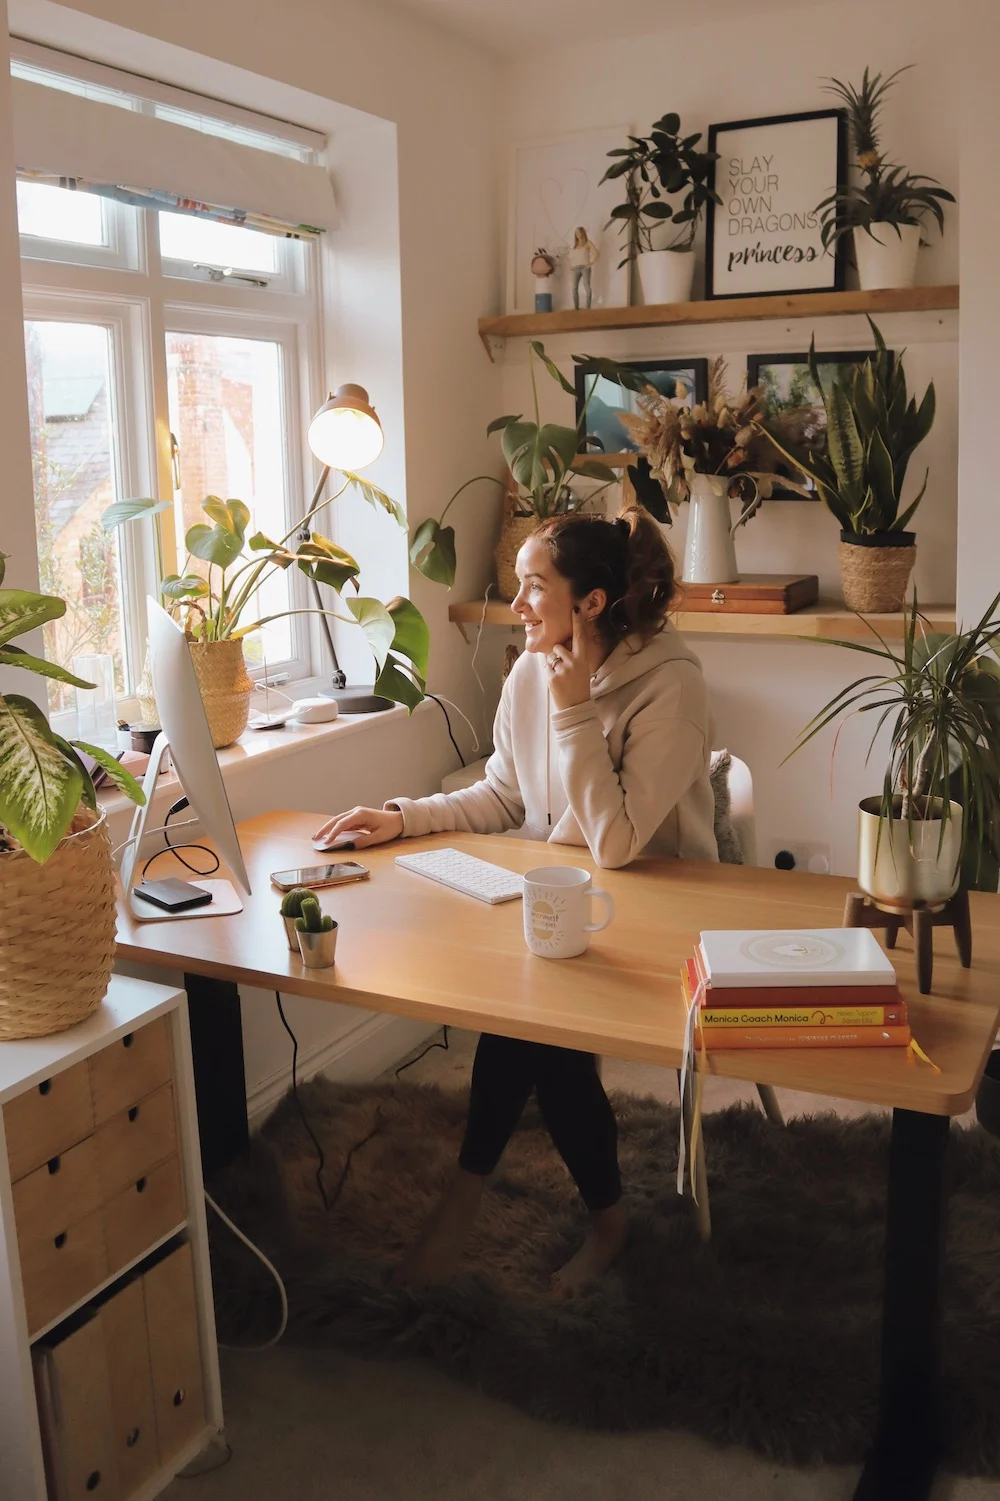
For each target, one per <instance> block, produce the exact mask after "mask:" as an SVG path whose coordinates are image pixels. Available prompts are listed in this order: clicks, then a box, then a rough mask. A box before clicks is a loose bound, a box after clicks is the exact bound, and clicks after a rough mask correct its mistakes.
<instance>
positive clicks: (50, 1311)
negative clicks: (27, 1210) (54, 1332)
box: [19, 1209, 109, 1334]
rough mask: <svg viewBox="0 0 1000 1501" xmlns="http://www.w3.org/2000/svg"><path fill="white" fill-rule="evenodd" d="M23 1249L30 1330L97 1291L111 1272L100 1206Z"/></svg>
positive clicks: (37, 1328) (24, 1279) (21, 1247)
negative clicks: (73, 1223) (71, 1223)
mask: <svg viewBox="0 0 1000 1501" xmlns="http://www.w3.org/2000/svg"><path fill="white" fill-rule="evenodd" d="M19 1250H20V1255H21V1280H22V1283H23V1286H24V1303H25V1308H26V1310H27V1315H28V1332H29V1333H30V1334H34V1333H36V1331H37V1330H39V1329H42V1328H44V1327H45V1325H46V1324H49V1323H51V1322H52V1320H53V1319H56V1318H58V1317H59V1315H60V1314H61V1313H65V1311H66V1309H68V1308H71V1307H72V1306H73V1304H74V1303H78V1302H79V1301H80V1299H81V1298H85V1297H86V1296H87V1294H88V1293H90V1292H93V1290H94V1288H96V1287H97V1286H98V1285H99V1284H100V1283H101V1282H103V1281H104V1279H105V1277H106V1276H107V1275H108V1270H109V1268H108V1253H107V1250H106V1249H105V1243H104V1215H103V1213H102V1212H101V1210H99V1209H95V1210H94V1212H93V1214H88V1215H85V1217H84V1218H83V1219H82V1220H77V1222H76V1224H75V1225H70V1226H69V1227H68V1228H67V1229H65V1230H60V1231H58V1232H57V1233H56V1234H55V1235H51V1236H47V1237H46V1238H45V1239H44V1240H37V1241H34V1242H33V1243H32V1244H31V1245H30V1246H20V1245H19Z"/></svg>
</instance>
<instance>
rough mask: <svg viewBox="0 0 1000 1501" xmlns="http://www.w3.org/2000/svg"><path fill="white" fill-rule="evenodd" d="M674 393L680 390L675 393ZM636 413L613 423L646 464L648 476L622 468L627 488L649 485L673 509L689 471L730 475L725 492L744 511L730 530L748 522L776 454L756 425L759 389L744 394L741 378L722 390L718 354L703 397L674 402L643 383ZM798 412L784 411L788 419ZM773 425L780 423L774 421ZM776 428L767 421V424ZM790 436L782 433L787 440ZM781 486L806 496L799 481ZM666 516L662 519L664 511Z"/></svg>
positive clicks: (685, 492)
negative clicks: (735, 388) (737, 385)
mask: <svg viewBox="0 0 1000 1501" xmlns="http://www.w3.org/2000/svg"><path fill="white" fill-rule="evenodd" d="M679 394H680V393H679ZM638 405H639V411H638V412H619V413H618V414H617V415H618V420H619V421H620V422H621V423H622V424H623V425H624V426H625V427H626V428H627V429H628V431H629V433H630V434H631V435H632V438H633V439H634V441H635V442H636V443H637V444H638V445H639V451H640V454H641V455H642V457H643V458H644V459H645V460H646V462H647V464H648V466H649V475H648V476H647V475H646V474H645V470H644V469H642V468H639V470H638V472H637V471H636V469H635V468H630V469H629V475H630V477H631V479H632V481H633V484H635V485H636V486H637V489H640V488H641V487H642V486H643V483H644V482H645V483H646V484H648V483H649V482H650V480H652V481H654V482H656V483H657V484H658V485H659V486H660V488H661V489H662V491H663V494H664V496H665V497H666V499H667V501H668V502H670V503H672V504H674V505H677V504H679V503H680V502H682V501H685V500H689V499H690V498H691V484H690V479H689V476H690V475H691V474H714V475H720V476H723V477H729V478H730V481H731V483H730V486H729V494H730V496H732V497H735V498H738V499H739V500H741V501H742V502H743V504H744V506H745V510H744V512H743V514H742V516H741V517H740V519H739V521H738V522H737V525H738V526H739V525H743V524H744V523H745V522H747V521H749V520H750V517H751V516H753V515H754V514H755V513H756V512H757V511H758V510H759V509H760V504H761V502H762V501H764V500H766V499H767V498H768V497H769V496H770V494H771V491H772V489H773V486H774V484H775V482H776V478H777V475H778V470H779V468H780V467H781V462H782V461H781V456H780V454H779V453H778V452H777V451H776V449H775V446H774V444H773V443H771V442H770V440H769V439H768V437H767V435H766V433H765V432H764V431H763V429H762V427H761V425H760V424H761V422H762V419H763V414H764V390H763V387H762V386H754V387H752V388H751V389H750V390H748V389H747V387H746V382H745V381H744V384H743V388H742V390H741V391H740V392H739V393H738V394H735V395H734V394H733V393H731V392H730V391H729V389H728V369H727V366H726V362H725V360H724V359H723V358H722V357H721V356H720V357H719V358H717V359H714V360H712V362H711V364H710V365H709V371H708V395H707V398H706V400H705V401H704V402H699V403H697V404H696V405H694V406H684V405H677V397H676V396H674V397H672V398H671V397H667V396H663V395H661V393H660V392H659V391H657V390H655V389H654V388H653V387H652V386H647V387H646V389H645V390H644V391H642V392H641V393H640V394H639V397H638ZM801 415H802V414H800V413H789V414H788V419H789V420H790V421H792V422H795V421H797V420H800V419H801ZM778 420H779V421H780V419H778ZM770 425H771V426H772V427H774V426H775V425H776V423H775V422H774V421H772V422H771V424H770ZM788 436H790V434H789V435H788ZM780 484H781V486H782V488H784V489H790V490H794V491H796V493H798V494H801V495H803V496H807V497H808V496H810V494H811V492H810V490H809V489H808V487H807V485H806V482H805V477H804V476H800V479H799V480H796V479H795V478H794V477H792V478H791V479H789V478H788V476H787V474H782V475H781V476H780ZM667 514H668V519H669V512H668V513H667Z"/></svg>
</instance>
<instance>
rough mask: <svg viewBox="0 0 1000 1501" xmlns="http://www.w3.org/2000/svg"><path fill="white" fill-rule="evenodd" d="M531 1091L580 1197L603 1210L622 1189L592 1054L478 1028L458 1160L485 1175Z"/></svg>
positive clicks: (610, 1120) (610, 1119) (614, 1132)
mask: <svg viewBox="0 0 1000 1501" xmlns="http://www.w3.org/2000/svg"><path fill="white" fill-rule="evenodd" d="M532 1090H534V1091H535V1095H536V1097H537V1099H538V1108H539V1110H540V1111H541V1113H542V1119H543V1120H544V1122H545V1124H546V1126H547V1128H548V1131H549V1135H550V1136H551V1137H552V1140H553V1141H554V1143H555V1145H556V1149H557V1151H558V1152H559V1155H560V1156H561V1157H562V1160H563V1161H564V1162H565V1164H566V1166H567V1167H568V1168H569V1170H570V1173H571V1174H572V1176H573V1180H574V1182H575V1183H576V1186H577V1188H578V1189H579V1190H580V1195H581V1197H582V1199H583V1202H584V1203H585V1204H586V1206H587V1208H588V1209H590V1210H592V1211H596V1210H600V1209H610V1208H611V1206H612V1204H617V1202H618V1200H619V1199H620V1198H621V1192H622V1184H621V1177H620V1176H619V1172H618V1128H617V1126H616V1125H615V1117H614V1111H613V1110H612V1109H611V1105H610V1103H609V1101H608V1097H607V1095H606V1094H605V1093H604V1085H603V1084H602V1083H601V1079H600V1075H599V1074H598V1072H597V1059H596V1057H595V1056H594V1054H593V1053H578V1052H576V1051H574V1050H573V1049H572V1048H554V1047H549V1046H547V1045H546V1044H545V1043H541V1042H521V1041H519V1040H518V1039H517V1038H514V1037H494V1036H493V1035H492V1034H490V1033H488V1032H484V1033H483V1035H482V1037H480V1039H479V1046H478V1048H477V1049H476V1061H475V1064H474V1065H473V1069H472V1090H471V1093H470V1096H469V1120H468V1124H467V1126H466V1128H465V1140H464V1141H463V1143H462V1150H461V1152H460V1154H459V1158H458V1164H459V1167H461V1168H463V1169H464V1170H465V1171H466V1172H467V1173H475V1174H476V1175H477V1176H478V1177H483V1178H486V1177H489V1175H490V1173H492V1172H493V1170H494V1169H495V1168H496V1166H497V1164H498V1163H499V1161H500V1158H501V1157H502V1156H503V1152H504V1148H505V1147H506V1145H507V1143H508V1142H509V1141H510V1138H511V1136H512V1135H513V1133H514V1129H515V1127H516V1126H517V1123H518V1121H519V1120H520V1119H521V1114H522V1112H523V1110H524V1107H525V1105H526V1104H527V1103H528V1099H529V1096H530V1095H531V1091H532Z"/></svg>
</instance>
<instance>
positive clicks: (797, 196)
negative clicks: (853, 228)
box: [705, 109, 847, 297]
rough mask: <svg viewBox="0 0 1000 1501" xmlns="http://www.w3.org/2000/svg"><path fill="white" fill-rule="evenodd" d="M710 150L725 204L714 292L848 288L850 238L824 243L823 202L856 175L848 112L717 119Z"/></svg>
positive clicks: (712, 217) (714, 226)
mask: <svg viewBox="0 0 1000 1501" xmlns="http://www.w3.org/2000/svg"><path fill="white" fill-rule="evenodd" d="M708 149H709V151H717V152H718V153H719V160H718V161H717V162H716V163H715V166H714V174H713V186H714V188H715V191H716V192H717V193H718V195H719V197H720V198H721V199H722V202H721V203H710V204H709V205H708V217H707V223H706V243H705V295H706V297H777V296H779V295H780V294H781V293H783V292H784V293H789V292H839V291H842V290H843V287H844V276H845V271H846V256H847V242H846V239H841V240H840V241H839V242H838V245H837V249H836V251H835V252H827V251H825V250H824V249H823V242H822V240H821V238H820V220H819V214H818V213H817V212H816V205H817V204H818V203H821V202H822V200H823V199H824V198H826V197H828V195H829V194H830V193H833V192H834V191H836V190H837V189H838V188H841V187H843V186H844V185H845V183H846V180H847V118H846V115H845V112H844V111H843V110H841V109H819V110H811V111H808V112H807V113H805V114H798V115H771V116H768V117H767V118H766V119H761V120H733V121H731V122H730V123H729V124H727V125H710V126H709V128H708Z"/></svg>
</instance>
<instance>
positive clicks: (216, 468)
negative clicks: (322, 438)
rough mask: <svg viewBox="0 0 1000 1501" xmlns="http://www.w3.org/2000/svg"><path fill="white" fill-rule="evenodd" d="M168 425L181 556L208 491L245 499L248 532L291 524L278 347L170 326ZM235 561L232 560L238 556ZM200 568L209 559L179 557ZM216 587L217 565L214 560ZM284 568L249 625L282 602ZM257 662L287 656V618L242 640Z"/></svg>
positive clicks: (273, 533)
mask: <svg viewBox="0 0 1000 1501" xmlns="http://www.w3.org/2000/svg"><path fill="white" fill-rule="evenodd" d="M167 370H168V375H169V388H168V389H169V401H170V429H171V431H172V432H173V433H174V435H175V437H176V438H177V441H178V444H179V446H180V480H181V488H180V490H179V491H178V492H177V493H176V495H175V500H176V520H177V535H178V554H179V556H180V557H182V558H183V557H184V556H185V549H184V535H185V533H186V532H187V530H188V528H189V527H191V526H194V525H196V524H197V523H201V522H204V521H205V515H204V512H203V511H202V509H201V505H202V501H203V500H204V499H205V497H206V496H208V495H218V496H221V497H222V498H223V499H237V500H242V501H243V503H244V504H245V505H247V506H249V508H250V515H251V521H250V526H249V529H248V532H247V535H248V536H252V535H253V533H254V532H255V531H258V530H259V531H263V532H265V533H266V534H267V535H268V536H269V537H274V538H279V537H283V536H284V535H285V533H286V531H287V530H288V523H287V521H286V519H285V517H286V514H287V504H286V494H285V467H284V449H285V433H284V415H283V413H284V402H283V397H282V371H281V346H280V345H279V344H276V343H274V342H272V341H271V340H268V339H231V338H225V337H222V336H221V335H218V334H179V333H168V334H167ZM237 566H238V565H237ZM185 567H186V568H187V569H191V570H193V571H194V572H196V573H201V574H202V575H203V576H207V574H208V565H207V564H206V563H203V562H201V561H200V560H199V559H197V558H189V559H188V560H187V562H186V564H185ZM212 575H213V577H212V584H213V589H217V588H218V584H219V570H218V569H217V568H214V569H212ZM289 598H290V595H289V583H288V577H287V575H286V574H284V573H281V572H279V571H277V570H275V571H273V574H272V576H271V577H270V578H268V579H267V580H266V582H265V583H264V585H263V587H262V588H261V589H260V590H259V592H258V594H257V596H256V598H255V600H254V601H253V603H252V604H251V605H250V606H249V608H248V610H247V611H246V612H245V613H244V615H243V623H244V624H245V625H249V624H251V623H252V622H253V621H254V620H257V619H259V618H260V617H261V616H263V615H271V614H274V613H275V612H276V611H278V610H282V609H287V608H288V605H289ZM246 655H247V661H248V662H250V663H251V665H254V666H261V665H263V664H264V663H265V662H266V663H268V664H273V663H275V662H281V661H287V660H288V659H289V658H290V657H291V656H292V631H291V623H290V621H289V620H288V619H283V620H276V621H273V622H272V623H271V624H269V625H267V626H265V627H264V628H263V630H262V631H261V632H260V633H259V634H258V635H255V636H254V637H253V638H252V639H251V640H250V641H248V642H247V652H246Z"/></svg>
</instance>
